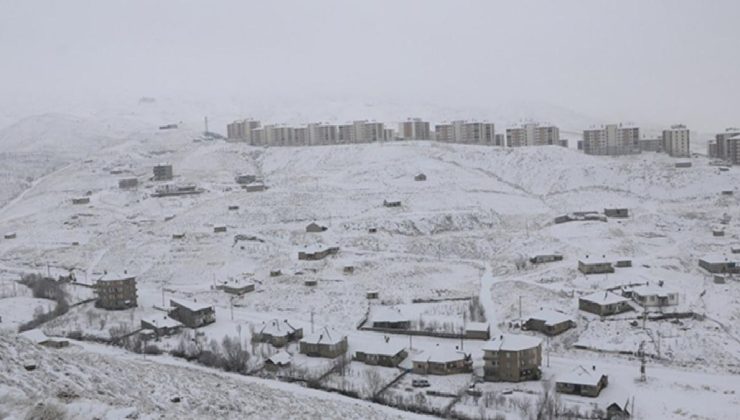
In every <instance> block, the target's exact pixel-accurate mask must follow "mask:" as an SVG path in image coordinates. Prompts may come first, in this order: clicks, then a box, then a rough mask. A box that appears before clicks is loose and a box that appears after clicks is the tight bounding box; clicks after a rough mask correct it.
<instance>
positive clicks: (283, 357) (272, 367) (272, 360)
mask: <svg viewBox="0 0 740 420" xmlns="http://www.w3.org/2000/svg"><path fill="white" fill-rule="evenodd" d="M292 360H293V356H291V355H290V354H289V353H288V352H286V351H285V350H280V351H279V352H277V353H275V354H273V355H272V356H270V357H268V358H267V360H265V369H267V370H268V371H270V372H276V371H278V370H280V369H282V368H286V367H288V366H290V363H291V362H292Z"/></svg>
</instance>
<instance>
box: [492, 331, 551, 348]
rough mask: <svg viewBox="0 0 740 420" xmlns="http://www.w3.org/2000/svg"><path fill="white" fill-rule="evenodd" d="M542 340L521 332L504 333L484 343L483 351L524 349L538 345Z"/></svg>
mask: <svg viewBox="0 0 740 420" xmlns="http://www.w3.org/2000/svg"><path fill="white" fill-rule="evenodd" d="M541 344H542V340H541V339H539V338H537V337H532V336H529V335H521V334H504V335H501V336H499V337H494V338H492V339H491V340H489V341H487V342H486V344H484V345H483V351H522V350H528V349H531V348H534V347H537V346H539V345H541Z"/></svg>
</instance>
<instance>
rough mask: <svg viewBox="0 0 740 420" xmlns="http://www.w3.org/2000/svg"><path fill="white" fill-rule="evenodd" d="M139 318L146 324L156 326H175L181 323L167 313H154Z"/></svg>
mask: <svg viewBox="0 0 740 420" xmlns="http://www.w3.org/2000/svg"><path fill="white" fill-rule="evenodd" d="M141 320H142V321H144V322H146V323H148V324H151V325H154V326H155V327H157V328H175V327H179V326H180V325H182V324H180V323H179V322H178V321H175V320H174V319H172V318H170V317H168V316H167V315H155V316H150V317H146V318H142V319H141Z"/></svg>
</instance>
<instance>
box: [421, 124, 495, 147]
mask: <svg viewBox="0 0 740 420" xmlns="http://www.w3.org/2000/svg"><path fill="white" fill-rule="evenodd" d="M434 131H435V135H436V136H435V137H436V139H437V141H442V142H448V143H464V144H484V145H490V146H492V145H494V144H495V141H496V132H495V127H494V125H493V124H492V123H486V122H468V121H453V122H452V123H450V124H440V125H437V126H435V128H434Z"/></svg>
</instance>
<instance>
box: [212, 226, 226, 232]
mask: <svg viewBox="0 0 740 420" xmlns="http://www.w3.org/2000/svg"><path fill="white" fill-rule="evenodd" d="M224 232H226V226H224V225H216V226H214V227H213V233H224Z"/></svg>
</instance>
